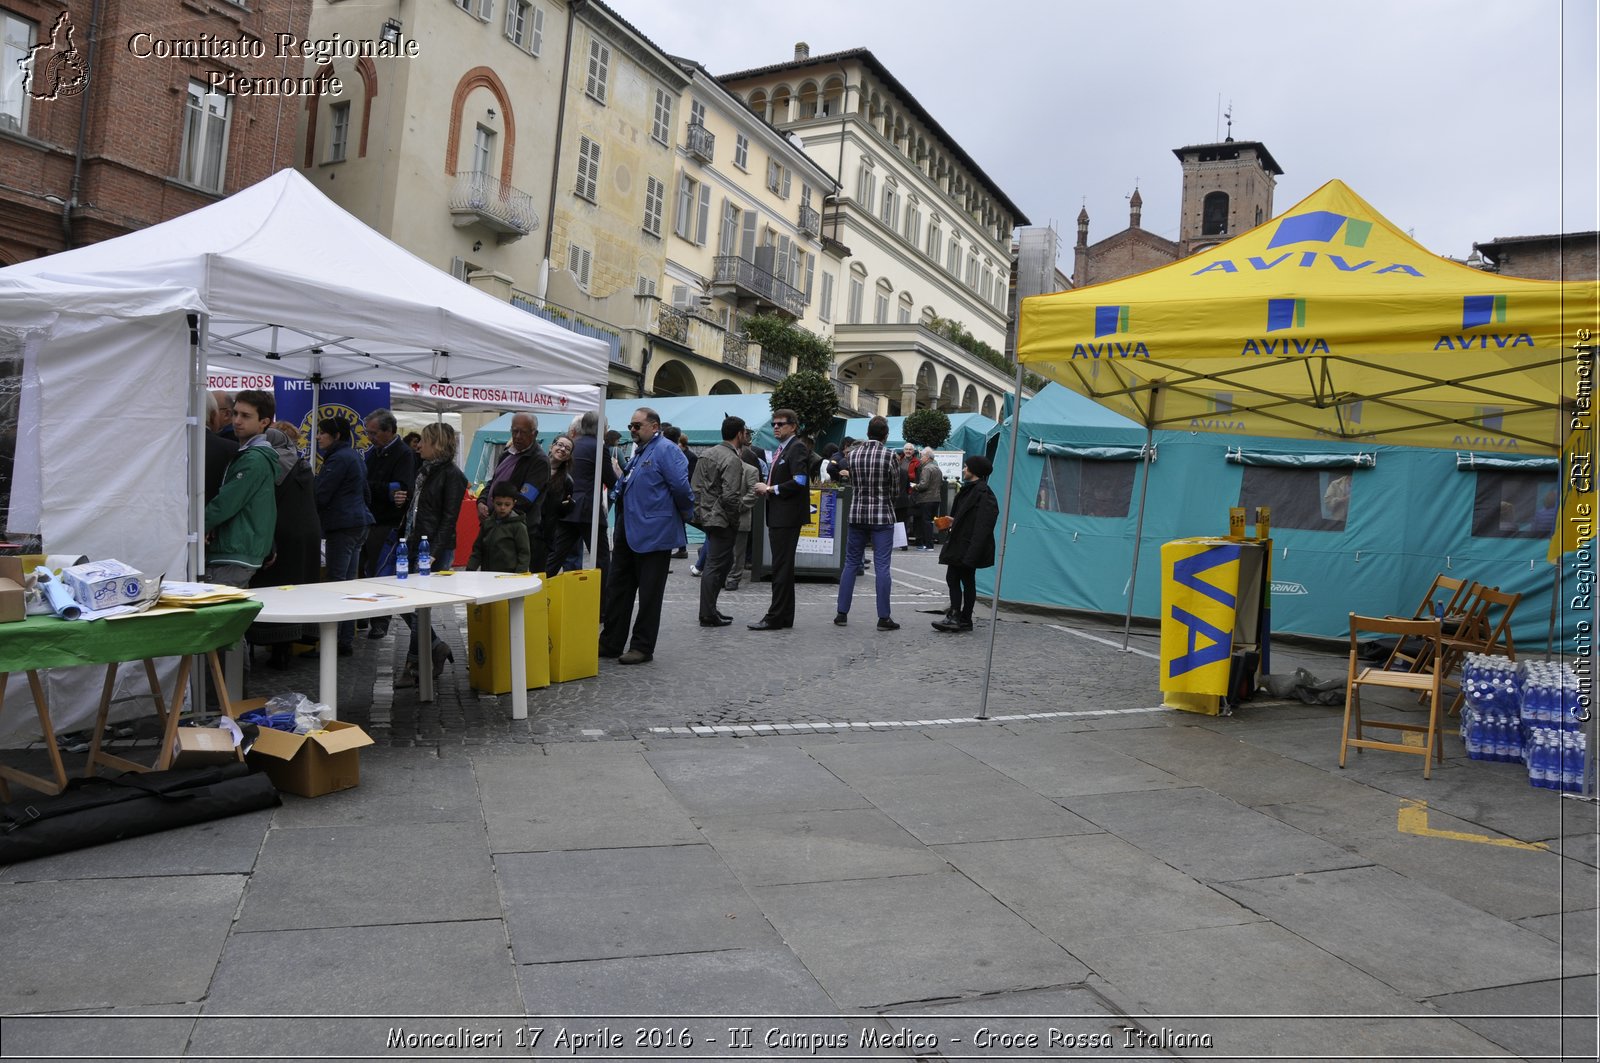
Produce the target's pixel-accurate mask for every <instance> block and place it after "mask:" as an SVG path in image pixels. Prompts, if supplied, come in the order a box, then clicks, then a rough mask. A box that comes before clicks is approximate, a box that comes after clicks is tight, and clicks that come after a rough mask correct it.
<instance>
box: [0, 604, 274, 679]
mask: <svg viewBox="0 0 1600 1063" xmlns="http://www.w3.org/2000/svg"><path fill="white" fill-rule="evenodd" d="M260 611H261V603H260V602H256V601H249V602H227V603H224V604H221V605H206V606H201V607H200V608H198V609H189V610H185V611H183V612H176V613H162V614H160V615H158V616H131V617H126V618H124V619H120V620H89V621H84V620H59V619H57V618H56V617H53V616H30V617H28V618H27V619H26V620H24V621H22V622H21V623H19V624H0V672H21V671H24V670H26V669H29V668H64V667H68V666H70V665H76V664H109V663H111V662H112V661H139V660H143V659H145V658H146V657H181V656H185V655H187V654H191V653H205V652H206V651H207V650H216V649H222V648H223V647H226V646H231V645H233V644H234V643H236V642H238V641H239V640H240V639H241V638H243V637H244V629H245V628H247V627H249V626H250V621H251V620H253V619H255V615H256V614H257V613H259V612H260Z"/></svg>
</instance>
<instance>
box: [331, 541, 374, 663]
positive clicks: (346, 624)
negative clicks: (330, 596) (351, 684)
mask: <svg viewBox="0 0 1600 1063" xmlns="http://www.w3.org/2000/svg"><path fill="white" fill-rule="evenodd" d="M325 539H326V540H327V544H328V582H330V583H336V582H338V581H339V580H347V579H359V578H360V575H361V544H362V543H364V542H366V541H367V529H366V528H340V529H339V530H338V531H331V532H328V533H327V535H326V536H325ZM355 637H356V624H355V621H354V620H343V621H340V623H339V645H341V646H349V645H351V644H352V643H354V641H355ZM322 652H323V653H327V652H328V648H327V647H326V646H324V647H322Z"/></svg>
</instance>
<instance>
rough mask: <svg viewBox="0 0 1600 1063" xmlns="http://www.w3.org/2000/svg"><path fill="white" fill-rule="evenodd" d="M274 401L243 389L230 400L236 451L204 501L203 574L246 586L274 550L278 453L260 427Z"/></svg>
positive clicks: (268, 423) (265, 423)
mask: <svg viewBox="0 0 1600 1063" xmlns="http://www.w3.org/2000/svg"><path fill="white" fill-rule="evenodd" d="M276 413H277V402H276V400H275V399H274V398H273V396H272V393H271V392H268V391H241V392H239V394H238V395H236V396H235V397H234V400H233V431H234V435H235V437H236V438H237V439H238V441H239V453H238V454H236V455H235V456H234V459H233V461H232V463H230V464H229V465H228V471H227V472H226V473H225V474H223V479H222V489H221V490H219V491H218V492H217V497H215V498H213V499H212V500H211V501H210V502H209V503H207V505H206V570H205V572H204V573H202V574H201V579H203V580H205V582H207V583H223V584H227V585H228V586H230V587H244V586H248V585H249V583H250V577H251V576H252V575H254V574H255V571H256V569H258V568H260V567H261V566H262V564H263V563H264V562H265V561H266V560H267V558H268V557H269V556H271V554H272V536H273V530H274V528H275V527H276V526H277V523H278V500H277V491H276V489H277V473H278V455H277V453H276V452H275V451H274V450H273V449H272V444H271V443H269V442H267V438H266V436H264V435H263V434H262V433H264V432H265V431H266V430H267V429H268V428H269V427H271V425H272V419H273V417H274V415H276Z"/></svg>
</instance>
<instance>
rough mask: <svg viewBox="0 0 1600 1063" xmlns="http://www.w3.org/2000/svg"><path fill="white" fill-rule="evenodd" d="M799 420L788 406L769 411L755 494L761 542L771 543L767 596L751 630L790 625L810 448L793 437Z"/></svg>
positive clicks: (807, 505)
mask: <svg viewBox="0 0 1600 1063" xmlns="http://www.w3.org/2000/svg"><path fill="white" fill-rule="evenodd" d="M799 429H800V419H799V417H798V416H796V414H795V412H794V411H793V410H774V411H773V414H772V434H773V435H775V436H777V437H778V449H777V450H776V451H774V452H773V455H772V464H771V465H770V467H769V468H768V469H767V476H766V482H765V483H758V484H756V494H757V495H759V496H761V497H762V498H765V499H766V500H767V542H768V544H769V545H770V546H771V548H772V601H771V603H770V604H769V605H768V606H767V615H766V616H764V617H762V618H761V620H760V621H758V622H757V623H754V624H751V625H750V630H751V631H778V630H780V629H782V628H789V627H794V551H795V547H797V546H799V545H800V529H801V528H803V527H805V526H806V524H808V523H810V521H811V452H810V451H809V450H807V449H806V445H805V444H804V443H802V442H801V441H800V440H799V439H796V438H795V433H796V432H797V431H799Z"/></svg>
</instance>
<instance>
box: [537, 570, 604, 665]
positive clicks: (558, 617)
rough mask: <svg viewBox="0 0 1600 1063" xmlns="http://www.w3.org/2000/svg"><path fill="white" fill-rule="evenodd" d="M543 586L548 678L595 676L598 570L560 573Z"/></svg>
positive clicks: (598, 608) (598, 649)
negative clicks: (547, 611) (547, 628)
mask: <svg viewBox="0 0 1600 1063" xmlns="http://www.w3.org/2000/svg"><path fill="white" fill-rule="evenodd" d="M544 585H545V586H546V587H547V588H549V591H550V681H551V682H552V683H565V682H568V681H570V680H573V679H587V678H589V677H590V676H592V675H599V674H600V573H599V572H598V571H596V570H595V569H590V568H586V569H579V570H577V571H576V572H563V573H561V575H559V576H552V577H550V578H549V579H547V580H545V584H544Z"/></svg>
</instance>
